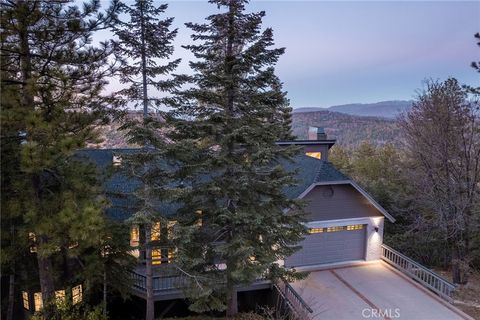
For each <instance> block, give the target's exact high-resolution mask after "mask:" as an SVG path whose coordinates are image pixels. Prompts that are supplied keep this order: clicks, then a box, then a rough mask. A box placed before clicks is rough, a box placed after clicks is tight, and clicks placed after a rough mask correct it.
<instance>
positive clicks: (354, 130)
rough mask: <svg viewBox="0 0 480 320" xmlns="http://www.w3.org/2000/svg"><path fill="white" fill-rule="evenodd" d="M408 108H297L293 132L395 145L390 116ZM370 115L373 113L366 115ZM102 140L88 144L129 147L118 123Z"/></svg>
mask: <svg viewBox="0 0 480 320" xmlns="http://www.w3.org/2000/svg"><path fill="white" fill-rule="evenodd" d="M410 107H411V102H409V101H384V102H378V103H370V104H359V103H358V104H348V105H342V106H333V107H330V108H299V109H294V112H293V115H292V130H293V134H294V135H295V136H296V137H297V138H298V139H306V137H307V131H308V127H309V126H316V127H323V128H325V132H326V133H327V135H328V138H332V139H336V140H337V144H339V145H341V146H344V147H347V148H352V147H356V146H358V145H359V144H360V143H362V142H364V141H366V142H369V143H372V144H374V145H382V144H386V143H393V144H399V137H400V129H399V128H398V126H397V124H396V121H395V120H394V117H395V116H396V115H397V114H398V113H399V112H401V111H403V110H408V109H409V108H410ZM366 115H373V116H366ZM128 116H129V117H131V118H141V113H139V112H133V111H132V112H131V113H129V115H128ZM98 129H99V131H100V134H101V136H102V137H103V142H102V143H99V144H96V145H91V146H90V147H96V148H124V147H129V146H132V145H129V144H128V143H127V141H126V139H125V136H124V133H123V132H121V131H119V130H118V129H119V124H118V123H115V122H114V123H111V124H110V125H106V126H102V127H100V128H98Z"/></svg>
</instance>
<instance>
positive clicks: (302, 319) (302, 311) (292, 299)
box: [273, 281, 313, 320]
mask: <svg viewBox="0 0 480 320" xmlns="http://www.w3.org/2000/svg"><path fill="white" fill-rule="evenodd" d="M273 289H274V290H275V291H276V293H277V294H278V295H279V296H280V298H281V299H282V300H283V302H284V303H285V304H286V307H287V308H288V311H289V312H290V314H291V318H293V319H295V320H310V319H312V313H313V310H312V309H311V308H310V306H309V305H308V304H307V303H306V302H305V301H304V300H303V299H302V297H301V296H300V295H299V294H298V293H297V292H296V291H295V289H294V288H292V286H291V285H290V284H288V283H287V282H284V281H279V282H278V283H277V284H274V285H273ZM277 307H278V306H277Z"/></svg>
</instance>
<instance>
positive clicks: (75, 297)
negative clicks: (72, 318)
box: [72, 284, 82, 304]
mask: <svg viewBox="0 0 480 320" xmlns="http://www.w3.org/2000/svg"><path fill="white" fill-rule="evenodd" d="M72 302H73V304H77V303H79V302H82V285H81V284H79V285H78V286H76V287H73V288H72Z"/></svg>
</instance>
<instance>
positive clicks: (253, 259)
mask: <svg viewBox="0 0 480 320" xmlns="http://www.w3.org/2000/svg"><path fill="white" fill-rule="evenodd" d="M248 260H249V261H250V262H254V261H255V260H257V258H255V256H253V255H252V256H250V257H248Z"/></svg>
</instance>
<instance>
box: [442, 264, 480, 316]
mask: <svg viewBox="0 0 480 320" xmlns="http://www.w3.org/2000/svg"><path fill="white" fill-rule="evenodd" d="M436 272H438V273H439V274H441V275H442V276H443V277H445V278H446V279H448V280H452V278H451V275H450V272H448V271H439V270H437V271H436ZM453 299H454V302H453V304H454V305H455V306H456V307H457V308H458V309H460V310H462V311H463V312H465V313H466V314H468V315H469V316H471V317H473V318H474V319H479V320H480V272H479V271H474V272H472V274H471V275H470V278H469V280H468V283H467V284H466V285H462V286H460V287H459V288H458V290H457V291H456V292H455V294H454V296H453Z"/></svg>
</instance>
